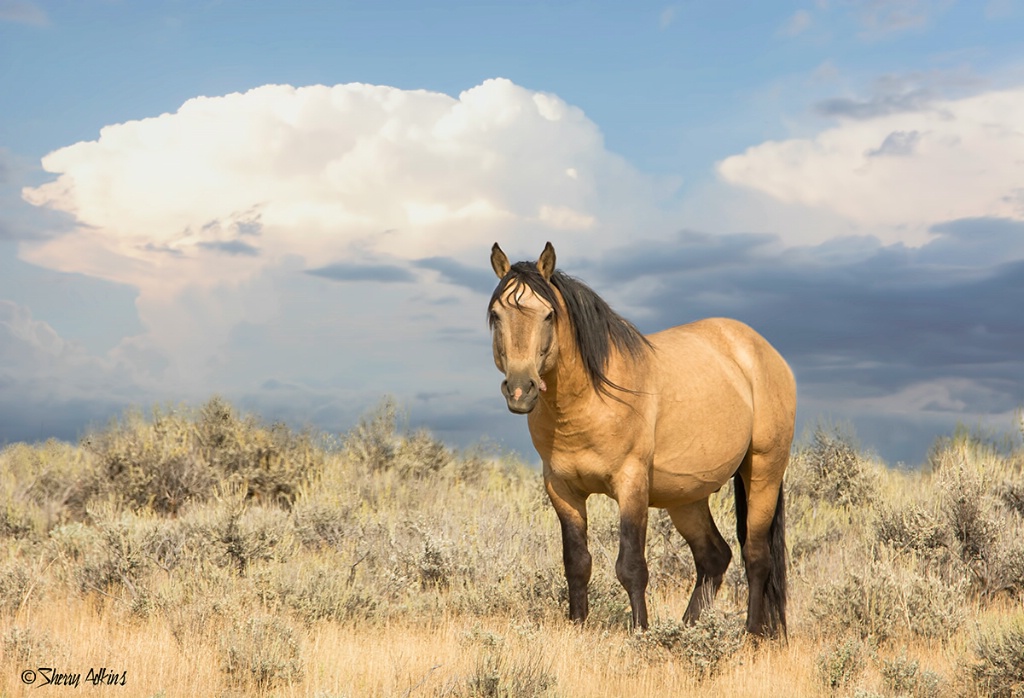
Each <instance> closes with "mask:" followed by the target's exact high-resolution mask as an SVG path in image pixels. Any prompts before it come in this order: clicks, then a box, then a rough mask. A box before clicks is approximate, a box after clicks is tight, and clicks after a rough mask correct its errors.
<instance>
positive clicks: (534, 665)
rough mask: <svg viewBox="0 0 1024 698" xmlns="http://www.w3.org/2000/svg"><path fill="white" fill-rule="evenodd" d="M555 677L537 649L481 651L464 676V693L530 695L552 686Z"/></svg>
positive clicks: (493, 697) (497, 697) (496, 697)
mask: <svg viewBox="0 0 1024 698" xmlns="http://www.w3.org/2000/svg"><path fill="white" fill-rule="evenodd" d="M555 682H556V677H555V675H554V674H553V673H551V670H550V667H549V666H548V665H547V664H546V663H545V662H544V660H543V658H542V656H541V655H540V653H539V652H530V653H528V654H527V655H526V656H525V657H522V658H520V657H518V656H516V655H512V654H509V653H506V652H500V651H499V652H494V651H484V652H482V653H481V654H480V655H479V656H478V658H477V662H476V668H475V669H474V671H473V673H472V674H471V675H470V676H469V678H468V679H467V680H466V692H465V694H464V695H466V696H472V697H473V698H520V697H523V698H533V697H535V696H543V695H544V694H545V693H547V692H548V691H549V689H551V688H553V687H554V686H555Z"/></svg>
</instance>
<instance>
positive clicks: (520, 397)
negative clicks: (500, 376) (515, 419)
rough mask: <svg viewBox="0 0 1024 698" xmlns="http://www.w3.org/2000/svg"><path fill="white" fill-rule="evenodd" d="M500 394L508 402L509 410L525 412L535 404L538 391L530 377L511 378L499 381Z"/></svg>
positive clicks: (517, 412) (516, 412) (515, 412)
mask: <svg viewBox="0 0 1024 698" xmlns="http://www.w3.org/2000/svg"><path fill="white" fill-rule="evenodd" d="M501 394H502V395H504V396H505V401H506V402H508V411H509V412H512V413H514V414H527V413H528V412H530V410H532V409H533V408H534V407H535V406H536V405H537V398H538V396H539V395H540V391H539V389H538V388H537V382H536V381H534V380H533V379H532V378H526V379H511V380H504V381H502V382H501Z"/></svg>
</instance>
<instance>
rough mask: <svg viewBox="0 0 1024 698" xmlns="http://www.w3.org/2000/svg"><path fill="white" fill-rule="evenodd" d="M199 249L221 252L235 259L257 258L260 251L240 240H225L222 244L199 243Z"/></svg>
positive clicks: (217, 242) (219, 242) (218, 242)
mask: <svg viewBox="0 0 1024 698" xmlns="http://www.w3.org/2000/svg"><path fill="white" fill-rule="evenodd" d="M198 246H199V247H202V248H203V249H206V250H213V251H215V252H223V253H224V254H229V255H232V256H235V257H258V256H259V254H260V250H259V248H258V247H253V246H252V245H250V244H249V243H247V242H242V241H241V240H225V241H223V242H221V241H216V242H200V243H198Z"/></svg>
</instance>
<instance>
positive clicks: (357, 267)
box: [306, 262, 416, 283]
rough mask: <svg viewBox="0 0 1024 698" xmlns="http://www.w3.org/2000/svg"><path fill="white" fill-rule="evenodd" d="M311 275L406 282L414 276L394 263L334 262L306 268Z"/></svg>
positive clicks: (347, 279)
mask: <svg viewBox="0 0 1024 698" xmlns="http://www.w3.org/2000/svg"><path fill="white" fill-rule="evenodd" d="M306 273H307V274H309V275H311V276H319V277H322V278H324V279H330V280H331V281H380V282H382V283H408V282H411V281H415V280H416V277H415V276H414V275H413V274H412V272H410V271H409V270H408V269H405V268H403V267H400V266H397V265H394V264H350V263H348V262H335V263H334V264H328V265H327V266H323V267H318V268H316V269H307V270H306Z"/></svg>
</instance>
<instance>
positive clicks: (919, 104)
mask: <svg viewBox="0 0 1024 698" xmlns="http://www.w3.org/2000/svg"><path fill="white" fill-rule="evenodd" d="M933 98H934V95H933V94H932V93H931V92H929V91H928V90H925V89H917V90H910V91H909V92H902V93H898V94H876V95H874V96H872V97H869V98H868V99H850V98H847V97H832V98H830V99H825V100H822V101H820V102H818V103H817V104H816V105H814V109H815V111H817V112H818V113H819V114H821V115H822V116H839V117H846V118H849V119H874V118H877V117H879V116H887V115H889V114H899V113H902V112H914V111H922V110H924V109H927V108H928V107H929V106H930V104H931V102H932V99H933Z"/></svg>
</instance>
